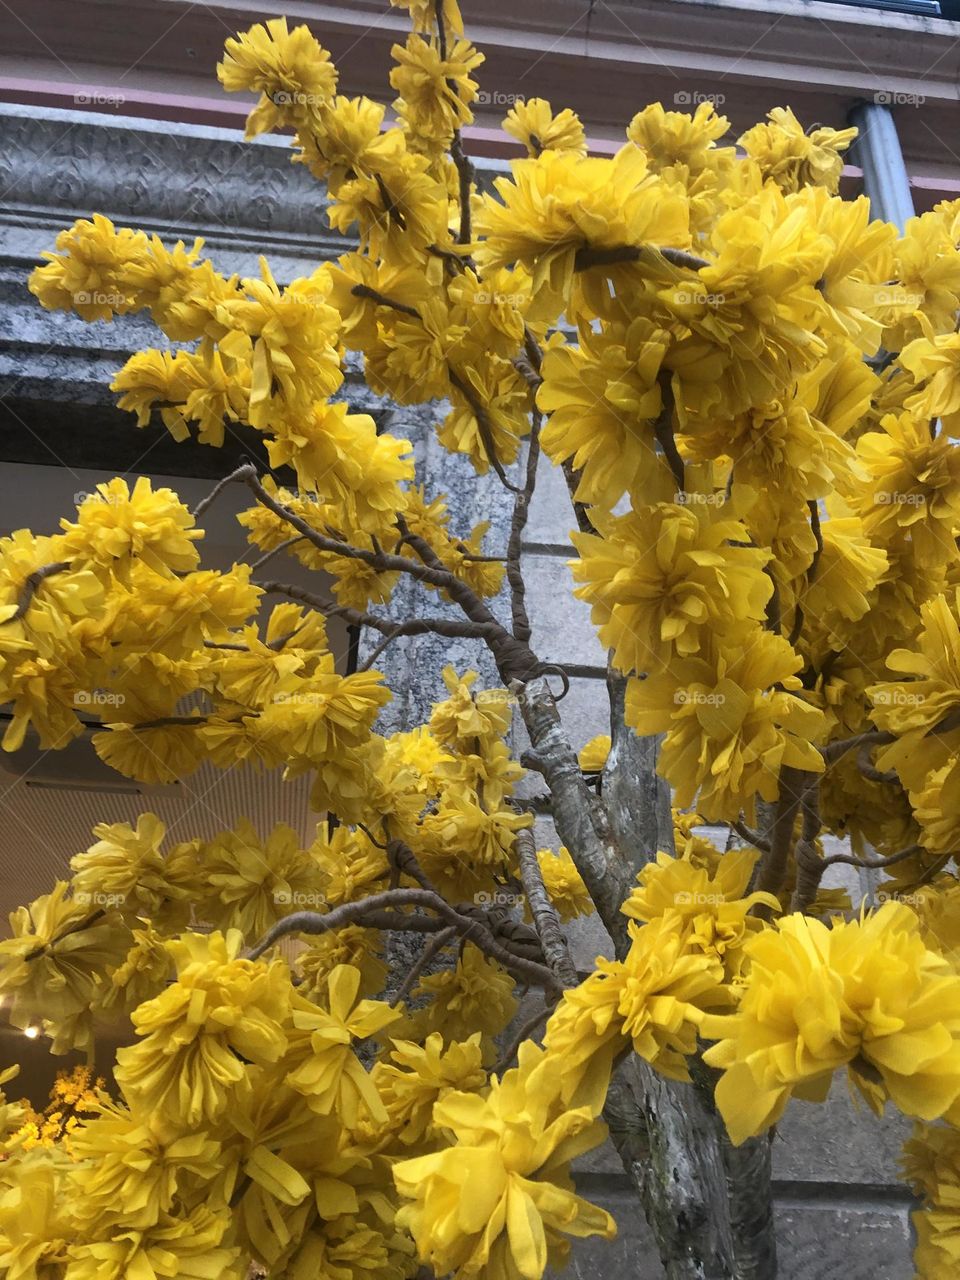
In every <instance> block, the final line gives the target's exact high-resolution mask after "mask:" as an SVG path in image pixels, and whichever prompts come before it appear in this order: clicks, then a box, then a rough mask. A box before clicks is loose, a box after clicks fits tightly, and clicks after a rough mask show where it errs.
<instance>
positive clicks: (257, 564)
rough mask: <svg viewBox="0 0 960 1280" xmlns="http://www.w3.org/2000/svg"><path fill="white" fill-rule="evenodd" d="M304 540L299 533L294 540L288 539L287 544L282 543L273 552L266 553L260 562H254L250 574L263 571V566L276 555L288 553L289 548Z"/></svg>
mask: <svg viewBox="0 0 960 1280" xmlns="http://www.w3.org/2000/svg"><path fill="white" fill-rule="evenodd" d="M303 540H304V538H303V534H302V533H297V534H294V536H293V537H292V538H287V540H286V542H281V543H280V545H279V546H278V547H274V548H273V550H272V551H267V552H265V553H264V554H263V555H262V556H261V557H260V559H259V560H254V561H253V563H252V564H251V565H250V572H251V573H253V572H254V571H255V570H256V569H262V568H263V566H264V565H265V564H267V562H268V561H270V560H272V559H273V557H274V556H275V555H279V553H280V552H281V551H286V549H287V547H292V546H293V544H294V543H295V542H303Z"/></svg>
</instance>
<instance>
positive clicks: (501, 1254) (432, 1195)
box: [393, 1045, 616, 1280]
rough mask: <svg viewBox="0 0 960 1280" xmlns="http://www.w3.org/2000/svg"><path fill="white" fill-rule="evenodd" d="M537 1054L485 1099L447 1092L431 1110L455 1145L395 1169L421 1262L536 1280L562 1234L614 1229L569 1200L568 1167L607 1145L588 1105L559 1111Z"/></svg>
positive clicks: (598, 1213) (460, 1277)
mask: <svg viewBox="0 0 960 1280" xmlns="http://www.w3.org/2000/svg"><path fill="white" fill-rule="evenodd" d="M527 1048H528V1049H532V1050H534V1052H533V1053H526V1054H523V1055H522V1056H521V1065H520V1066H519V1067H517V1068H515V1069H514V1070H513V1071H509V1072H507V1074H506V1075H505V1076H504V1078H503V1080H502V1081H500V1080H497V1079H496V1078H494V1079H493V1081H492V1082H491V1088H490V1093H489V1095H488V1096H487V1097H486V1098H479V1097H477V1096H476V1095H475V1094H468V1093H452V1094H448V1095H447V1097H446V1098H444V1099H443V1100H442V1101H440V1102H438V1103H437V1105H436V1107H435V1108H434V1119H435V1122H436V1123H437V1124H438V1125H439V1126H441V1127H442V1128H444V1129H446V1130H448V1131H449V1132H450V1134H451V1138H452V1145H451V1146H449V1147H446V1148H444V1149H443V1150H441V1151H439V1152H436V1153H433V1154H431V1155H425V1156H419V1157H416V1158H414V1159H412V1160H404V1161H401V1162H400V1163H399V1164H396V1165H394V1168H393V1174H394V1179H395V1181H396V1184H397V1188H398V1190H399V1191H400V1194H401V1195H402V1196H404V1197H406V1198H407V1199H409V1200H411V1201H412V1203H411V1204H409V1205H407V1206H404V1208H402V1209H401V1210H400V1213H399V1215H398V1222H399V1223H400V1224H401V1225H402V1226H405V1227H406V1228H407V1229H408V1230H409V1231H410V1232H411V1234H412V1235H413V1238H414V1240H415V1241H416V1243H417V1250H418V1254H419V1257H420V1259H421V1260H422V1261H423V1262H426V1263H429V1264H430V1265H431V1266H432V1267H433V1269H434V1270H435V1271H436V1272H437V1273H439V1274H447V1273H450V1272H452V1274H453V1277H454V1280H469V1277H472V1276H477V1275H481V1274H485V1275H491V1276H493V1275H496V1276H499V1277H502V1278H503V1280H539V1278H540V1277H541V1276H542V1275H543V1272H544V1270H545V1268H546V1266H547V1264H548V1262H552V1263H554V1264H557V1263H562V1262H563V1260H564V1258H565V1256H566V1253H567V1249H568V1247H569V1246H568V1244H567V1242H566V1241H565V1240H564V1238H563V1237H564V1236H565V1235H572V1236H581V1237H582V1236H591V1235H601V1236H603V1237H605V1238H606V1239H610V1238H612V1237H613V1235H614V1234H615V1232H616V1227H615V1225H614V1222H613V1219H612V1218H610V1216H609V1215H608V1214H607V1213H605V1212H604V1211H603V1210H601V1209H598V1208H596V1207H595V1206H594V1205H591V1204H588V1203H587V1202H586V1201H585V1200H581V1199H580V1198H579V1197H578V1196H577V1195H576V1193H575V1191H574V1188H573V1183H572V1181H571V1179H570V1175H569V1171H568V1164H569V1161H570V1159H571V1158H572V1157H573V1156H574V1155H579V1154H580V1153H582V1152H584V1151H589V1150H590V1149H591V1148H592V1147H594V1146H597V1145H598V1144H599V1143H600V1142H602V1141H603V1139H604V1137H605V1135H606V1129H605V1127H604V1126H603V1125H601V1124H598V1123H597V1122H596V1121H595V1120H594V1118H593V1116H592V1115H591V1113H590V1111H589V1110H588V1109H587V1108H579V1109H577V1110H568V1111H565V1112H562V1111H559V1109H558V1108H557V1106H556V1101H555V1099H556V1093H555V1090H554V1089H553V1088H552V1087H551V1080H550V1075H551V1072H550V1070H549V1067H548V1065H547V1063H546V1062H545V1060H544V1059H543V1057H542V1056H541V1057H540V1058H539V1061H538V1059H537V1057H536V1056H535V1055H536V1050H535V1049H534V1046H532V1045H531V1046H527Z"/></svg>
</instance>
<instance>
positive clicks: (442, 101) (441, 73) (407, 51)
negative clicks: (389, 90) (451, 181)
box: [390, 35, 484, 148]
mask: <svg viewBox="0 0 960 1280" xmlns="http://www.w3.org/2000/svg"><path fill="white" fill-rule="evenodd" d="M390 52H391V55H392V56H393V58H394V59H395V61H396V62H397V63H398V65H397V66H396V67H394V69H393V70H392V71H391V72H390V84H391V85H392V86H393V88H394V89H396V91H397V93H399V95H400V97H399V99H398V101H397V102H396V103H395V104H394V105H395V107H396V110H397V115H398V116H399V118H400V119H401V120H403V121H405V123H406V124H407V127H408V129H409V130H410V133H411V135H412V136H413V137H415V138H416V139H417V141H418V143H420V142H425V143H428V144H432V145H434V146H436V147H438V148H445V147H447V146H449V144H450V141H451V139H452V138H453V133H454V130H455V129H459V128H460V127H461V126H462V125H465V124H469V123H470V121H471V120H472V119H473V115H472V113H471V111H470V103H471V102H473V100H474V99H475V98H476V96H477V87H478V86H477V83H476V81H475V80H471V79H470V73H471V72H472V71H475V70H476V69H477V67H479V66H480V64H481V63H482V62H483V61H484V57H483V54H482V53H478V52H477V50H476V49H475V48H474V47H473V45H472V44H471V43H470V41H469V40H463V39H454V40H452V41H450V42H449V43H448V46H447V53H446V57H445V58H443V57H441V56H440V49H439V47H438V45H437V43H436V42H435V41H431V42H430V43H428V42H427V41H426V40H422V39H421V38H420V36H418V35H410V36H408V37H407V42H406V44H405V45H402V44H395V45H394V46H393V48H392V50H391V51H390Z"/></svg>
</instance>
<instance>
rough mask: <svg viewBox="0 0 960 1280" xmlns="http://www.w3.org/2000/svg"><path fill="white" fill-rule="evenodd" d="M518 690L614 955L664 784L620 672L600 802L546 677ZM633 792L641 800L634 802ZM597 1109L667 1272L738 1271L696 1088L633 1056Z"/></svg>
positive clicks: (562, 828) (706, 1279)
mask: <svg viewBox="0 0 960 1280" xmlns="http://www.w3.org/2000/svg"><path fill="white" fill-rule="evenodd" d="M516 689H517V693H518V699H519V704H520V710H521V713H522V715H523V719H524V723H525V724H526V727H527V733H528V734H529V736H530V742H531V745H532V746H533V749H534V751H535V752H536V754H537V756H538V757H539V760H540V765H541V767H542V769H543V775H544V778H545V780H546V783H547V785H548V787H549V788H550V792H551V795H552V797H553V812H554V821H555V822H556V826H557V834H558V836H559V838H560V840H561V841H562V842H563V843H564V844H565V845H566V847H567V849H568V850H569V851H570V855H571V857H572V858H573V860H574V862H575V863H576V865H577V869H578V870H579V871H580V874H581V876H582V877H583V879H584V882H585V883H586V885H587V888H588V890H589V891H590V895H591V897H592V898H593V900H594V902H595V903H596V906H597V911H598V913H599V915H600V918H601V920H602V921H603V923H604V925H605V926H606V928H607V931H608V932H609V934H610V936H611V938H612V939H613V943H614V947H615V949H616V952H617V955H619V956H620V957H621V958H622V957H623V956H624V955H625V954H626V952H627V950H628V949H629V946H630V939H629V935H628V934H627V931H626V927H625V925H626V919H625V917H624V916H623V915H622V914H621V912H620V906H621V904H622V903H623V901H624V899H625V898H626V896H627V894H628V893H629V892H630V889H631V888H632V886H633V884H634V882H635V878H636V874H637V871H638V870H639V868H640V867H642V866H643V865H644V863H645V862H648V861H649V860H650V858H651V857H653V856H654V855H655V854H656V851H657V847H658V846H659V847H662V848H667V849H669V848H670V847H671V845H670V843H668V841H669V832H671V831H672V821H671V819H670V809H669V794H668V793H667V794H666V795H665V794H664V791H663V790H661V789H660V786H659V782H658V780H657V779H656V778H652V777H651V771H652V768H653V766H654V764H655V747H653V746H652V744H651V741H650V740H649V739H641V738H638V737H637V735H636V734H634V733H633V732H632V731H631V730H630V729H628V728H627V727H626V726H625V725H624V723H623V693H624V689H625V682H624V681H622V678H621V677H615V676H614V677H611V679H610V693H611V713H612V714H611V729H612V734H611V737H612V740H613V744H614V746H613V748H612V749H611V759H610V760H608V762H607V769H606V770H605V771H604V779H603V789H604V803H603V804H600V803H599V802H598V801H597V800H596V797H595V796H593V795H592V793H591V792H590V790H589V788H588V787H587V786H586V784H585V783H584V781H583V777H582V775H581V773H580V768H579V765H578V763H577V757H576V753H575V752H574V751H573V748H572V747H571V746H570V743H569V740H568V738H567V736H566V734H565V733H564V731H563V727H562V725H561V722H560V716H559V713H558V711H557V708H556V705H555V703H554V700H553V695H552V694H551V692H550V689H549V687H548V685H547V683H546V681H545V680H543V679H542V678H539V679H534V680H530V681H528V682H527V683H526V684H523V685H518V686H516ZM638 797H647V799H646V800H645V802H644V803H642V804H641V803H639V802H638V799H637V798H638ZM651 801H652V802H651ZM664 824H670V825H669V826H668V827H666V829H665V827H664ZM604 1114H605V1116H606V1118H607V1123H608V1125H609V1126H610V1129H611V1137H612V1138H613V1140H614V1144H615V1145H616V1147H617V1150H618V1152H619V1154H620V1158H621V1160H622V1161H623V1164H624V1168H625V1169H626V1171H627V1173H628V1175H629V1177H630V1179H631V1181H632V1183H633V1185H634V1186H635V1187H636V1189H637V1191H638V1193H639V1195H640V1198H641V1202H642V1204H643V1208H644V1213H645V1214H646V1217H647V1221H648V1222H649V1223H650V1227H651V1229H652V1231H653V1233H654V1235H655V1237H656V1240H657V1245H658V1248H659V1250H660V1254H661V1257H662V1259H663V1264H664V1267H665V1268H666V1271H667V1276H668V1277H669V1280H736V1271H735V1263H734V1257H735V1253H734V1244H733V1238H732V1232H731V1227H730V1210H729V1204H728V1193H727V1176H726V1169H725V1166H724V1162H723V1136H722V1125H721V1122H720V1119H719V1117H718V1116H717V1115H716V1113H715V1112H714V1111H713V1110H712V1108H711V1107H710V1105H709V1102H708V1100H707V1099H706V1098H705V1097H704V1095H703V1094H702V1093H701V1092H700V1091H699V1090H698V1089H697V1088H695V1087H694V1086H692V1085H683V1084H677V1083H675V1082H673V1081H671V1080H667V1079H665V1078H663V1077H662V1076H658V1075H657V1074H656V1073H655V1072H654V1071H653V1069H652V1068H650V1067H648V1066H647V1064H646V1063H643V1062H641V1061H640V1059H638V1058H636V1057H634V1056H631V1057H630V1058H628V1059H627V1061H626V1063H625V1064H624V1066H623V1067H622V1068H621V1070H620V1072H619V1073H618V1076H617V1078H616V1080H615V1082H614V1084H613V1085H612V1087H611V1093H610V1096H609V1099H608V1104H607V1108H606V1109H605V1113H604Z"/></svg>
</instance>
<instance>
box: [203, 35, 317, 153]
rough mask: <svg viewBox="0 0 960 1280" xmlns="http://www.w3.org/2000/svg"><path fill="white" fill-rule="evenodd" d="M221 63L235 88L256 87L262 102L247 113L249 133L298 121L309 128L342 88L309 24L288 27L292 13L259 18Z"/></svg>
mask: <svg viewBox="0 0 960 1280" xmlns="http://www.w3.org/2000/svg"><path fill="white" fill-rule="evenodd" d="M224 48H225V51H226V52H225V54H224V58H223V61H222V62H221V63H219V64H218V66H217V75H218V76H219V78H220V83H221V84H222V85H223V87H224V88H225V89H226V90H227V91H228V92H229V93H236V92H238V91H242V90H252V91H253V92H254V93H259V94H260V101H259V102H258V103H257V105H256V107H254V109H253V111H251V112H250V115H249V116H248V117H247V130H246V136H247V137H248V138H254V137H256V135H257V134H258V133H264V132H265V131H267V130H270V129H276V128H279V127H281V126H283V125H293V126H294V128H302V129H304V130H305V131H309V130H310V129H311V128H314V127H316V122H317V121H318V119H321V118H322V113H321V108H322V107H323V106H324V104H325V103H326V102H327V101H328V100H329V99H330V98H331V97H333V95H334V93H335V92H336V88H337V72H336V68H335V67H334V66H333V64H332V63H331V61H330V55H329V53H327V51H326V49H324V48H322V46H321V45H320V43H319V42H318V41H317V39H316V37H315V36H314V35H313V34H312V32H311V31H310V29H309V27H306V26H300V27H294V29H293V30H292V31H290V30H288V28H287V20H286V18H273V19H272V20H271V21H269V22H267V24H266V25H265V26H264V25H262V24H261V23H259V22H258V23H256V24H255V25H254V26H252V27H251V28H250V29H249V30H248V31H244V32H242V33H241V34H240V35H239V36H237V37H236V38H234V37H231V38H230V39H229V40H227V42H226V44H225V46H224Z"/></svg>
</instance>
